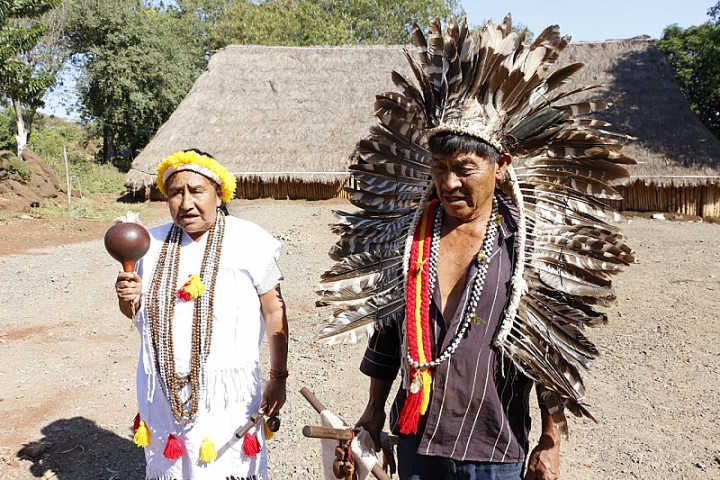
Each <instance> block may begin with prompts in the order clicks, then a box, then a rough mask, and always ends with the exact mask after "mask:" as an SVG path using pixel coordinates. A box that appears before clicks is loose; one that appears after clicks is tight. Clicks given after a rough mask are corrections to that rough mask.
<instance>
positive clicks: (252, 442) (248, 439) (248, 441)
mask: <svg viewBox="0 0 720 480" xmlns="http://www.w3.org/2000/svg"><path fill="white" fill-rule="evenodd" d="M243 452H244V453H245V455H247V456H248V457H252V458H255V457H257V454H258V453H260V442H259V441H258V439H257V437H256V436H255V435H253V434H251V433H246V434H245V438H244V439H243Z"/></svg>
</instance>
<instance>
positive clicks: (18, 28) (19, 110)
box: [0, 0, 60, 158]
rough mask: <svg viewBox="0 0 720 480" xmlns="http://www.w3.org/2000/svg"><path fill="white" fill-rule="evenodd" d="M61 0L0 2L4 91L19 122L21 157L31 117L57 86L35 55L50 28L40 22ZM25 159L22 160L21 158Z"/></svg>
mask: <svg viewBox="0 0 720 480" xmlns="http://www.w3.org/2000/svg"><path fill="white" fill-rule="evenodd" d="M59 2H60V0H23V1H19V0H0V91H1V92H2V94H3V95H4V96H5V97H6V98H7V99H8V100H9V101H10V102H11V104H12V106H13V109H14V112H15V121H16V131H17V134H16V136H15V140H16V144H17V153H18V156H19V157H20V156H21V154H22V151H23V149H24V148H25V146H26V145H27V139H28V135H29V124H30V123H31V121H30V122H28V125H27V126H26V122H25V117H24V115H23V113H24V109H25V108H26V107H29V110H30V113H31V115H30V117H31V118H32V115H33V114H34V112H35V111H36V110H37V109H38V108H39V107H40V106H42V97H43V96H44V95H45V92H46V91H47V89H48V88H50V86H51V85H52V84H53V83H55V73H56V72H57V70H55V71H53V70H52V69H50V68H48V66H47V65H44V64H43V63H42V62H39V61H35V60H33V58H35V59H36V60H37V56H36V57H33V55H32V52H33V50H34V49H36V47H37V45H38V43H39V42H40V39H41V38H42V37H43V36H44V35H46V34H47V33H48V30H49V28H48V25H46V24H44V23H42V22H40V21H38V20H37V19H38V18H39V17H41V16H42V15H43V14H45V13H46V12H48V11H49V10H51V9H52V8H54V7H55V6H56V5H58V4H59ZM21 158H22V157H21Z"/></svg>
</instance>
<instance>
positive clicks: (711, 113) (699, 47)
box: [657, 3, 720, 138]
mask: <svg viewBox="0 0 720 480" xmlns="http://www.w3.org/2000/svg"><path fill="white" fill-rule="evenodd" d="M713 11H715V14H716V15H717V12H718V11H720V3H719V4H718V5H716V6H715V7H713V9H710V11H709V12H708V13H709V14H712V12H713ZM657 45H658V48H659V49H660V50H661V51H662V52H663V53H664V54H665V57H666V58H667V61H668V64H669V65H670V68H672V70H673V73H674V75H675V79H676V80H677V82H678V84H679V85H680V89H681V90H682V91H683V93H684V94H685V97H686V98H687V100H688V102H689V103H690V107H691V108H692V110H693V112H695V114H696V115H697V116H698V117H699V118H700V120H702V122H703V123H704V124H705V125H706V126H707V127H708V129H709V130H710V131H711V132H712V133H713V134H714V135H715V136H716V137H718V138H720V22H718V19H717V17H716V21H715V22H707V23H704V24H702V25H698V26H696V27H690V28H687V29H682V28H680V27H679V26H677V25H670V26H669V27H666V28H665V31H664V32H663V36H662V38H661V39H660V40H658V42H657Z"/></svg>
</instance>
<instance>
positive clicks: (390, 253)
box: [321, 249, 402, 280]
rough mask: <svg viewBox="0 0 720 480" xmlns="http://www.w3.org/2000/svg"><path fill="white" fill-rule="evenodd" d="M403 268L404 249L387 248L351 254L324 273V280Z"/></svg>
mask: <svg viewBox="0 0 720 480" xmlns="http://www.w3.org/2000/svg"><path fill="white" fill-rule="evenodd" d="M398 267H400V268H402V250H400V249H394V250H386V251H383V252H378V253H375V254H372V253H368V252H360V253H358V254H355V255H349V256H347V257H344V258H343V259H342V260H340V261H339V262H337V263H336V264H335V265H334V266H333V267H332V268H331V269H330V270H328V271H327V272H325V273H324V274H323V275H322V277H321V278H322V280H342V279H345V278H350V277H354V276H359V275H365V274H367V273H369V272H373V271H384V270H392V269H394V268H398Z"/></svg>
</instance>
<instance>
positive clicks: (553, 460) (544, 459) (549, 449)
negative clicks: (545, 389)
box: [525, 385, 561, 480]
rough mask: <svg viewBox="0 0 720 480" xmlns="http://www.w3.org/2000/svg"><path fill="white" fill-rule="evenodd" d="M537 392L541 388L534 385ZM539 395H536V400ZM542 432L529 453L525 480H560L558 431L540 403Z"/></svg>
mask: <svg viewBox="0 0 720 480" xmlns="http://www.w3.org/2000/svg"><path fill="white" fill-rule="evenodd" d="M536 389H538V391H541V390H542V387H540V386H539V385H536ZM539 397H540V395H538V398H539ZM540 419H541V421H542V432H541V434H540V440H539V441H538V444H537V446H536V447H535V448H534V449H533V451H532V452H531V453H530V457H529V459H528V464H527V472H526V473H525V480H556V479H558V478H560V438H561V434H560V431H559V430H558V429H557V427H556V426H555V422H554V421H553V419H552V416H551V415H550V412H549V411H548V410H547V408H545V406H544V405H543V404H542V403H540Z"/></svg>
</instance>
